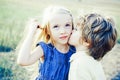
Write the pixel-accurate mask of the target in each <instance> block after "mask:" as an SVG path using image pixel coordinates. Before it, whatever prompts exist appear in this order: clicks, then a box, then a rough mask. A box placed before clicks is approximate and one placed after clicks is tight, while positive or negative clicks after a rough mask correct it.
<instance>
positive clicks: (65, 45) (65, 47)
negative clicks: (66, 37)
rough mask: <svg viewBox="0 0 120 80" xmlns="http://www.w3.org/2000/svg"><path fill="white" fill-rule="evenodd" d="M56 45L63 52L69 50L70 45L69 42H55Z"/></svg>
mask: <svg viewBox="0 0 120 80" xmlns="http://www.w3.org/2000/svg"><path fill="white" fill-rule="evenodd" d="M54 47H55V48H56V49H57V50H58V51H59V52H62V53H67V52H68V51H69V45H68V44H54Z"/></svg>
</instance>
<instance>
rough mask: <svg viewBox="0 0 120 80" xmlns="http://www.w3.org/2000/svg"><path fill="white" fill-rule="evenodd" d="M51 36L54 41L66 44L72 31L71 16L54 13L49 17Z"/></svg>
mask: <svg viewBox="0 0 120 80" xmlns="http://www.w3.org/2000/svg"><path fill="white" fill-rule="evenodd" d="M49 23H50V33H51V38H52V40H53V41H54V42H55V43H59V44H66V43H67V42H68V39H69V37H70V34H71V32H72V18H71V16H70V15H68V14H55V15H52V17H51V19H50V22H49Z"/></svg>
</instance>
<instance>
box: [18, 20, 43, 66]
mask: <svg viewBox="0 0 120 80" xmlns="http://www.w3.org/2000/svg"><path fill="white" fill-rule="evenodd" d="M27 26H28V27H29V28H28V30H29V32H28V35H27V36H26V38H25V40H24V41H23V43H22V46H21V48H20V51H19V54H18V58H17V63H18V64H20V65H22V66H27V65H31V64H33V63H35V62H36V61H37V60H38V59H39V58H40V57H42V56H43V50H42V48H41V46H38V47H36V48H35V49H34V50H33V51H31V50H32V43H33V37H34V34H35V32H36V30H37V26H38V25H37V22H36V21H33V20H32V21H30V22H29V23H28V25H27Z"/></svg>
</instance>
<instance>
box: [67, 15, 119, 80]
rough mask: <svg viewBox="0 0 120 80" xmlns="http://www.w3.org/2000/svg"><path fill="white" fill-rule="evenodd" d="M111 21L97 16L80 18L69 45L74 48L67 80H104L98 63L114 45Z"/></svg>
mask: <svg viewBox="0 0 120 80" xmlns="http://www.w3.org/2000/svg"><path fill="white" fill-rule="evenodd" d="M116 37H117V32H116V29H115V26H114V24H113V21H112V20H111V19H105V18H103V17H102V16H101V15H99V14H88V15H86V16H85V17H83V18H80V19H79V21H78V22H77V27H76V28H75V29H74V30H73V32H72V35H71V37H70V40H69V43H70V44H71V45H74V46H75V47H76V51H77V52H76V53H75V54H73V55H72V56H71V58H70V63H71V64H70V71H69V80H106V78H105V74H104V71H103V68H102V65H101V63H100V60H101V59H102V58H103V56H104V55H105V54H106V53H107V52H108V51H110V50H111V49H112V48H113V46H114V45H115V43H116Z"/></svg>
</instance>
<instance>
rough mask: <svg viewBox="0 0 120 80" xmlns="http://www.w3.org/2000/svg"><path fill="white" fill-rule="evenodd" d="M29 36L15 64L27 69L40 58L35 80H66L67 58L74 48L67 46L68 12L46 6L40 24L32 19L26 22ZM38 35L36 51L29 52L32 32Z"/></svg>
mask: <svg viewBox="0 0 120 80" xmlns="http://www.w3.org/2000/svg"><path fill="white" fill-rule="evenodd" d="M27 26H29V33H28V35H27V37H26V39H25V40H24V42H23V44H22V46H21V49H20V51H19V55H18V60H17V61H18V64H20V65H23V66H27V65H31V64H33V63H35V62H36V61H37V60H39V59H40V58H42V62H40V65H39V75H38V77H37V78H36V80H68V71H69V66H70V63H69V59H70V56H71V55H72V54H73V53H74V51H75V48H74V47H72V46H69V45H68V39H69V37H70V34H71V32H72V28H73V18H72V15H71V13H70V11H69V10H67V9H65V8H63V7H57V6H56V7H55V6H52V7H48V8H47V9H46V10H45V13H44V16H43V24H42V25H41V26H40V25H38V23H37V21H36V20H32V21H30V23H28V25H27ZM37 27H39V29H41V34H40V35H39V38H38V40H41V39H42V40H43V41H41V42H38V44H37V46H36V48H35V49H34V50H33V51H31V47H32V42H33V37H34V34H35V32H36V30H37V29H38V28H37Z"/></svg>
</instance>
